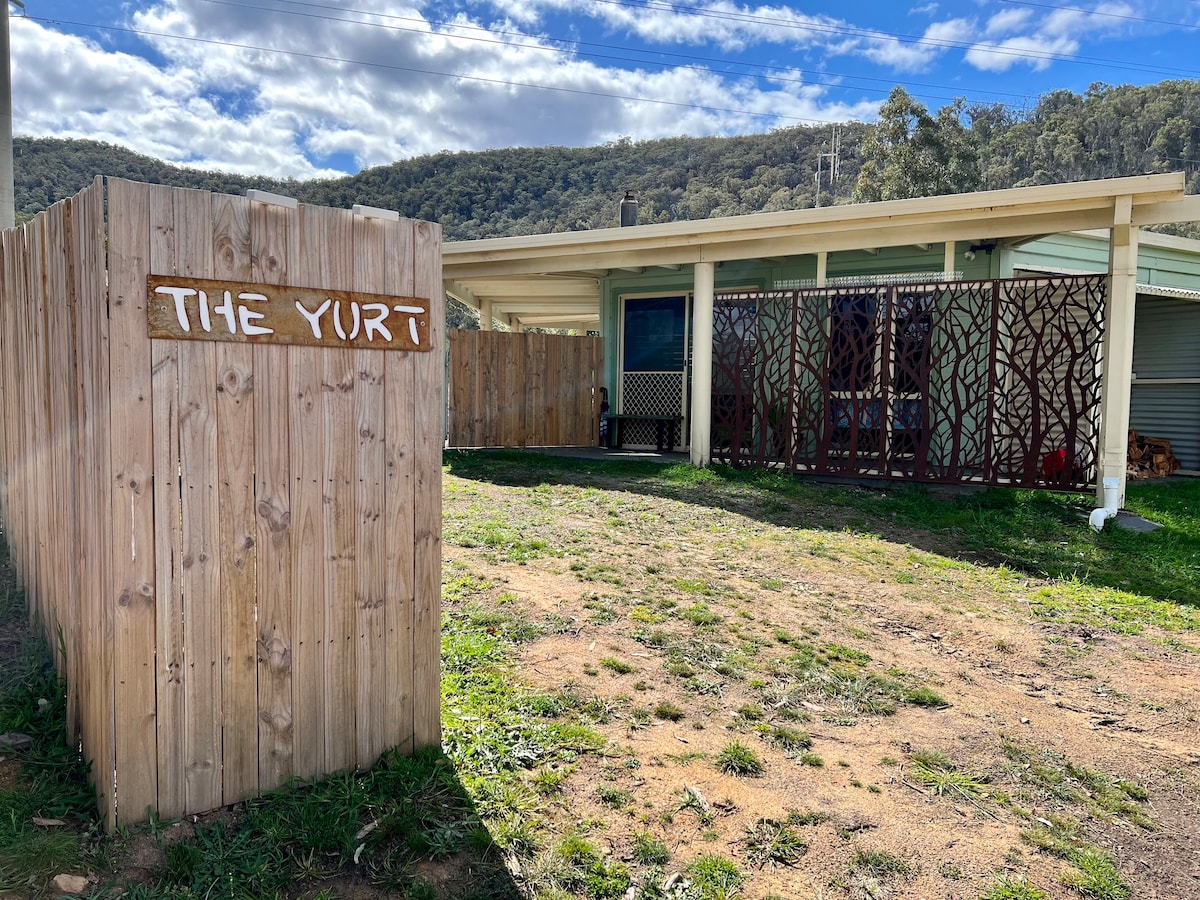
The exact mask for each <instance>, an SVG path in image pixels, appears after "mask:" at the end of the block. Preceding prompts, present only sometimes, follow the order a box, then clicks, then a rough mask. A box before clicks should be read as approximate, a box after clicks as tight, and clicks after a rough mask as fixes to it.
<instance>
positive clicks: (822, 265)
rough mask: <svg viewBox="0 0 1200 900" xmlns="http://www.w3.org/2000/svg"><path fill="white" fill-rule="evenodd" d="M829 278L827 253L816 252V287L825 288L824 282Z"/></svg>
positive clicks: (823, 251)
mask: <svg viewBox="0 0 1200 900" xmlns="http://www.w3.org/2000/svg"><path fill="white" fill-rule="evenodd" d="M828 278H829V251H828V250H818V251H817V278H816V285H817V287H825V282H826V280H827V279H828Z"/></svg>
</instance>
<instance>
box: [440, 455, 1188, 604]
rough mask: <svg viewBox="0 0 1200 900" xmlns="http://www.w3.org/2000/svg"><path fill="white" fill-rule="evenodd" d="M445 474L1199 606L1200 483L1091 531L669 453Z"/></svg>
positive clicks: (1021, 506) (1136, 492)
mask: <svg viewBox="0 0 1200 900" xmlns="http://www.w3.org/2000/svg"><path fill="white" fill-rule="evenodd" d="M444 461H445V465H446V467H447V469H448V471H450V473H451V474H453V475H456V476H459V477H463V478H468V479H474V480H480V481H490V482H493V483H496V484H502V485H510V486H525V487H529V486H533V485H537V484H547V483H549V484H575V485H581V486H596V487H604V488H608V489H618V490H624V491H630V492H633V493H640V494H646V495H650V496H656V497H666V498H670V499H673V500H678V501H681V502H684V503H691V504H697V505H702V506H707V507H711V508H713V509H722V510H726V511H728V512H733V513H737V514H739V515H744V516H747V517H749V518H752V519H756V520H758V521H761V522H765V523H768V524H771V525H777V526H781V527H788V528H796V527H802V528H814V529H818V530H823V531H830V532H843V531H851V532H858V533H867V534H873V535H877V536H879V537H882V538H885V539H887V540H890V541H895V542H898V543H902V544H909V545H911V546H913V547H917V548H919V549H922V550H926V551H928V552H930V553H935V554H938V555H942V556H947V557H952V558H959V559H964V560H968V561H971V562H977V563H981V564H985V565H996V566H1000V565H1003V566H1007V567H1008V568H1010V569H1014V570H1016V571H1020V572H1023V573H1026V574H1028V575H1031V576H1033V577H1036V578H1054V579H1064V580H1068V581H1078V582H1079V583H1081V584H1085V585H1089V586H1093V587H1107V588H1113V589H1116V590H1120V591H1127V592H1129V593H1133V594H1141V595H1144V596H1146V597H1150V598H1153V599H1156V600H1162V601H1167V602H1172V603H1178V604H1182V605H1186V606H1192V607H1200V592H1198V591H1197V590H1196V587H1195V586H1196V584H1198V583H1200V523H1198V522H1197V519H1196V513H1195V510H1197V509H1200V479H1182V478H1174V479H1165V480H1162V481H1160V482H1157V483H1154V484H1131V485H1130V489H1129V503H1130V505H1131V506H1132V507H1133V508H1134V509H1135V510H1136V511H1137V512H1138V513H1139V514H1141V515H1143V516H1145V517H1147V518H1149V519H1152V520H1155V521H1158V522H1161V523H1162V524H1163V526H1164V527H1162V528H1160V529H1158V530H1157V531H1153V532H1150V533H1145V534H1138V533H1134V532H1131V531H1125V530H1123V529H1118V528H1115V527H1114V526H1112V525H1111V524H1110V525H1109V526H1107V527H1106V528H1105V529H1104V531H1103V532H1102V533H1100V534H1096V533H1095V532H1093V531H1091V529H1090V528H1089V527H1088V524H1087V514H1088V512H1089V511H1090V509H1091V507H1092V506H1093V505H1094V504H1093V502H1092V498H1091V497H1088V496H1082V495H1077V494H1055V493H1050V492H1046V491H1029V490H1017V489H1011V488H992V489H986V490H981V489H973V488H972V489H963V488H955V487H942V486H936V487H932V486H930V487H927V486H923V485H900V484H882V483H881V484H879V485H877V486H863V485H861V484H827V483H818V482H816V481H810V480H806V479H802V478H797V477H793V476H788V475H781V474H778V473H772V472H762V471H756V470H735V469H731V468H728V467H723V466H715V467H713V468H712V469H708V470H698V469H695V468H693V467H691V466H689V465H687V464H686V462H685V461H684V460H683V458H682V457H679V456H678V455H670V456H668V455H653V456H650V457H641V458H629V457H617V458H613V457H604V456H601V455H599V454H597V453H596V452H594V451H591V452H587V453H585V454H584V455H582V456H581V457H579V458H576V457H572V456H570V455H567V453H565V452H564V453H561V454H560V453H554V454H550V453H538V452H531V451H514V450H469V451H462V450H452V451H447V452H446V454H445V457H444Z"/></svg>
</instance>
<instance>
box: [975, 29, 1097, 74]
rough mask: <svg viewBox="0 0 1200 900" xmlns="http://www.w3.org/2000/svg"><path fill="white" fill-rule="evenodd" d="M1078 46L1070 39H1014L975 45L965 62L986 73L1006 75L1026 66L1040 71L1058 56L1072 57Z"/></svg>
mask: <svg viewBox="0 0 1200 900" xmlns="http://www.w3.org/2000/svg"><path fill="white" fill-rule="evenodd" d="M1078 51H1079V43H1078V42H1077V41H1075V40H1073V39H1071V38H1068V37H1014V38H1009V39H1008V40H1004V41H1000V42H998V43H994V44H989V43H982V44H976V45H975V46H974V47H972V48H971V49H970V50H968V51H967V54H966V57H965V59H966V61H967V62H968V63H970V64H971V65H972V66H974V67H975V68H977V69H981V70H983V71H985V72H1007V71H1008V70H1009V69H1011V68H1012V67H1013V66H1017V65H1027V66H1029V67H1030V68H1032V69H1033V70H1034V71H1037V72H1041V71H1044V70H1046V69H1047V68H1049V67H1050V64H1051V63H1052V62H1053V61H1054V58H1055V57H1058V56H1071V55H1073V54H1075V53H1077V52H1078Z"/></svg>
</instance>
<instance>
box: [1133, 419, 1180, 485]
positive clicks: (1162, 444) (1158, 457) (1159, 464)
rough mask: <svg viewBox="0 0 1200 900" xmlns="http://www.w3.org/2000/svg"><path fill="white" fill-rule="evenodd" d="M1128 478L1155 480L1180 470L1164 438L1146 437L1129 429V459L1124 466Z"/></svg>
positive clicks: (1168, 443) (1169, 444)
mask: <svg viewBox="0 0 1200 900" xmlns="http://www.w3.org/2000/svg"><path fill="white" fill-rule="evenodd" d="M1125 468H1126V474H1127V475H1128V476H1129V477H1130V478H1155V477H1159V476H1162V475H1170V474H1171V473H1172V472H1174V471H1175V470H1176V469H1178V468H1180V462H1179V460H1178V459H1176V458H1175V454H1174V453H1172V452H1171V442H1170V441H1168V440H1167V439H1166V438H1158V437H1146V436H1145V435H1141V434H1138V433H1137V432H1136V431H1134V430H1133V429H1132V428H1130V429H1129V457H1128V459H1127V460H1126V464H1125Z"/></svg>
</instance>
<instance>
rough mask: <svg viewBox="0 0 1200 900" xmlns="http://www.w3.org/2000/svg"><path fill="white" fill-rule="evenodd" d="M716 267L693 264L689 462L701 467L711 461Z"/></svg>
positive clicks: (706, 263)
mask: <svg viewBox="0 0 1200 900" xmlns="http://www.w3.org/2000/svg"><path fill="white" fill-rule="evenodd" d="M716 271H717V270H716V266H715V265H713V263H710V262H698V263H696V269H695V273H694V275H693V278H694V281H695V283H694V285H693V295H692V298H693V299H692V409H691V420H692V433H691V440H690V441H689V443H690V444H691V462H692V465H693V466H698V467H701V468H703V467H704V466H707V465H708V464H709V463H710V462H711V461H712V382H713V372H712V346H713V286H714V284H715V283H716Z"/></svg>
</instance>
